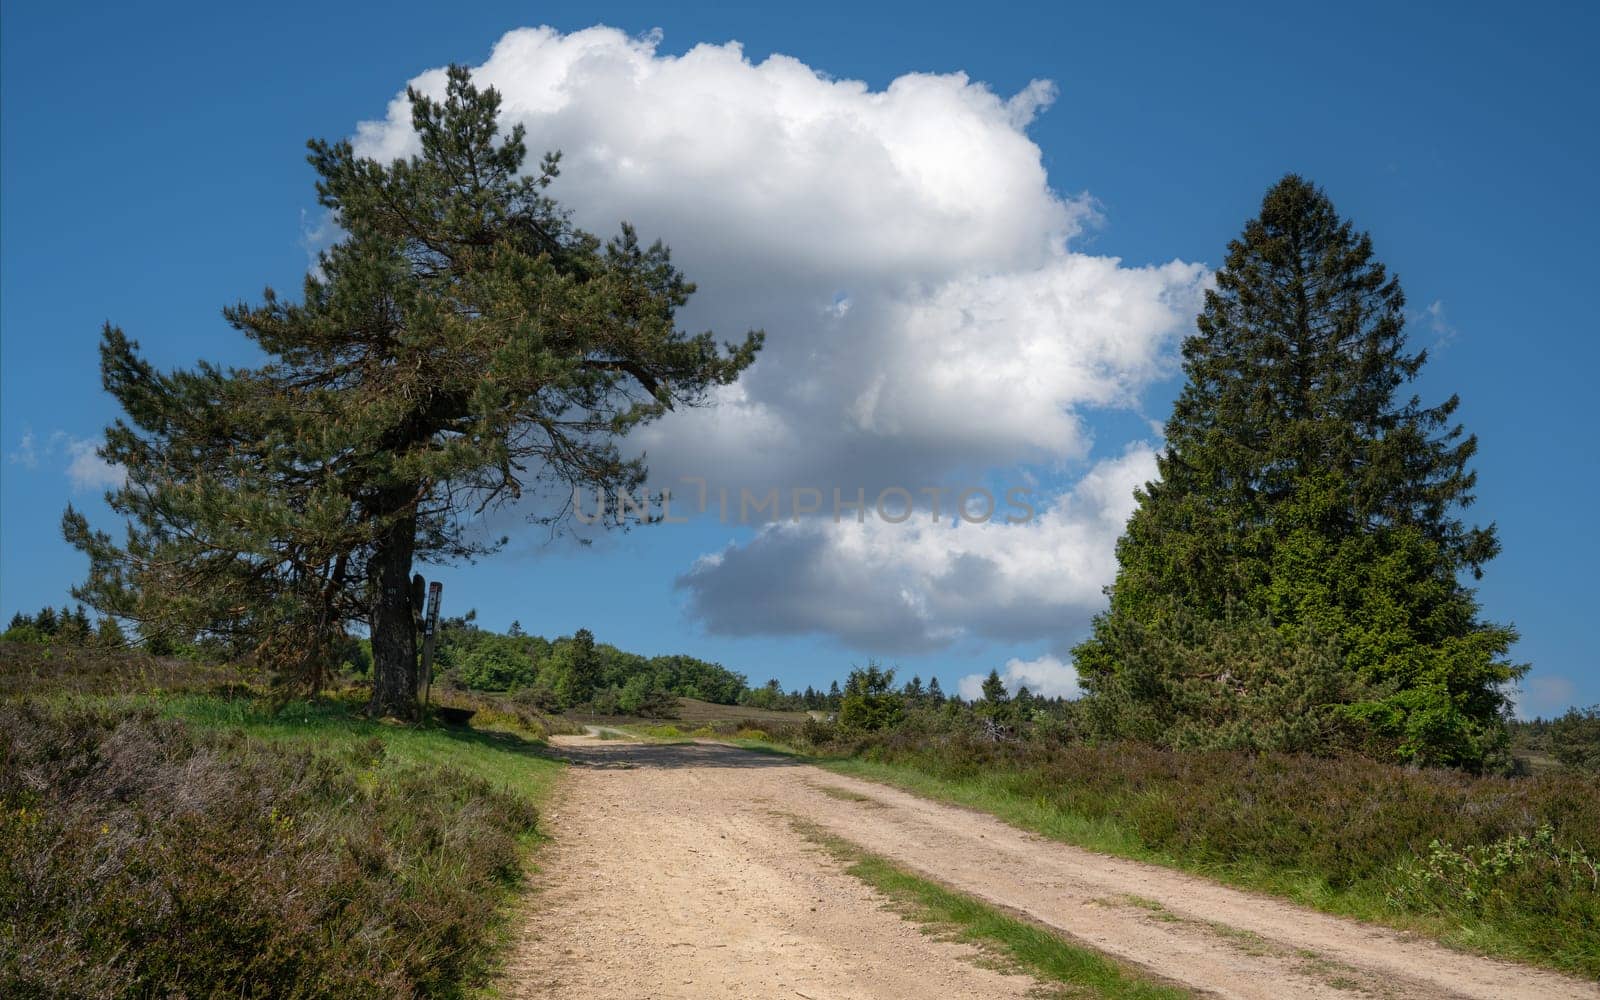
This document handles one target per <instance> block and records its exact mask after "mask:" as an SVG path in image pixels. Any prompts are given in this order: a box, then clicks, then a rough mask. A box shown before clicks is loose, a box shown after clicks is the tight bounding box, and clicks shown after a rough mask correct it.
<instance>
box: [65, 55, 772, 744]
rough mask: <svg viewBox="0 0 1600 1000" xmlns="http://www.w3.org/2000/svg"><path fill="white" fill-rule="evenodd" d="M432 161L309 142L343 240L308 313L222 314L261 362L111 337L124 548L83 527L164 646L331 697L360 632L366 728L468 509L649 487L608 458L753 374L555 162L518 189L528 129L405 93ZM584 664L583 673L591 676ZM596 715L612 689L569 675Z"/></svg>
mask: <svg viewBox="0 0 1600 1000" xmlns="http://www.w3.org/2000/svg"><path fill="white" fill-rule="evenodd" d="M408 97H409V100H410V102H411V109H412V124H413V127H414V128H415V130H416V134H417V140H418V149H419V151H418V152H417V154H416V155H413V156H411V157H409V158H407V159H402V160H394V161H391V162H379V161H377V160H373V159H366V158H362V157H359V156H357V155H356V153H355V150H354V148H353V147H352V145H351V144H350V143H349V142H348V141H341V142H335V143H328V142H322V141H314V142H312V143H311V144H310V150H311V153H310V161H311V164H312V166H313V168H314V169H315V170H316V173H317V177H318V180H317V193H318V196H319V200H320V202H321V204H322V205H323V206H324V207H325V208H326V209H327V210H328V211H329V212H330V213H332V214H333V216H334V217H336V218H337V220H338V222H339V225H340V226H341V228H342V229H343V231H344V232H345V234H346V235H345V238H344V239H342V240H341V241H340V242H338V243H337V244H335V245H334V246H332V247H330V248H329V249H328V250H327V251H325V252H323V253H322V254H321V255H320V257H319V260H318V266H317V268H315V269H314V271H313V273H312V274H311V275H309V276H308V277H307V278H306V281H305V284H304V288H303V294H302V297H301V301H300V302H298V303H295V302H291V301H288V300H286V299H281V298H279V296H278V295H277V294H276V293H275V292H273V291H271V290H270V289H269V290H268V291H267V292H266V293H265V295H264V297H263V300H262V301H261V302H260V303H259V304H255V305H251V304H245V303H241V304H238V305H235V306H231V307H229V308H227V309H226V310H224V316H225V318H226V319H227V321H228V322H229V324H230V325H232V326H233V327H234V328H235V329H237V330H238V331H240V332H241V333H243V334H244V335H245V336H246V337H247V338H249V339H250V340H251V341H252V342H253V344H254V346H255V347H256V348H259V350H260V351H261V352H262V353H263V354H264V355H265V358H266V360H265V361H264V362H263V363H261V364H259V365H257V366H254V367H249V368H231V369H221V368H218V367H215V366H212V365H209V364H201V365H199V366H198V367H197V368H195V369H194V370H191V371H175V372H172V373H161V372H158V371H156V370H155V369H154V368H153V367H152V366H151V365H150V364H149V363H148V362H147V361H145V360H144V359H143V358H142V357H140V355H139V354H138V351H137V345H136V344H135V343H133V342H132V341H131V340H129V339H128V337H127V336H126V335H125V334H123V332H122V331H120V330H118V329H115V328H113V327H110V326H108V327H107V328H106V331H105V337H104V343H103V345H102V348H101V360H102V365H101V367H102V374H103V376H104V381H105V384H106V387H107V389H108V390H109V391H110V392H111V393H112V395H113V396H115V397H116V398H117V401H118V402H119V403H120V404H121V405H122V408H123V411H124V413H125V415H126V418H125V420H120V421H118V422H117V423H116V424H115V425H113V426H112V427H111V428H110V429H109V430H108V432H107V435H106V446H105V448H104V449H103V452H102V454H103V456H104V457H105V458H106V459H107V460H108V461H113V462H117V463H119V464H120V465H122V466H123V467H125V468H126V469H127V484H126V486H124V487H123V488H121V489H119V490H117V491H114V492H113V493H112V494H111V495H110V504H111V507H112V509H113V510H114V511H115V512H116V513H117V514H119V515H121V516H122V517H124V518H125V519H126V520H127V521H128V522H129V529H130V530H129V533H128V538H127V540H126V542H125V543H122V544H118V543H117V542H116V541H114V540H113V539H112V538H111V536H110V535H108V534H106V533H104V532H97V531H92V530H91V529H90V527H89V525H88V522H87V521H86V520H85V518H84V517H83V516H82V515H81V514H80V513H78V512H77V511H75V510H73V509H71V508H69V509H68V511H67V512H66V514H65V516H64V518H63V528H64V531H65V533H66V536H67V538H68V540H69V541H70V542H71V543H72V544H74V545H75V546H77V547H78V548H80V549H81V550H83V551H84V552H85V553H86V554H87V555H88V556H89V560H90V570H89V578H88V580H87V581H86V582H85V583H84V585H83V586H82V587H81V588H79V590H78V591H77V592H78V593H79V594H80V595H81V596H82V598H83V599H84V600H86V601H88V602H90V603H91V604H93V605H94V606H95V607H98V608H101V609H103V610H106V611H108V612H111V613H115V614H117V615H119V616H123V617H125V618H128V619H131V620H133V621H135V622H138V623H140V625H141V626H142V627H143V628H145V629H147V630H148V632H149V634H152V635H174V634H176V635H181V636H182V637H184V638H192V637H194V636H196V635H200V634H202V633H209V634H215V635H219V636H222V637H224V638H225V639H226V641H227V642H228V644H229V646H230V648H231V649H232V650H234V651H236V652H238V653H240V654H249V655H251V656H253V657H255V658H256V659H257V660H259V661H260V662H262V663H264V664H266V665H268V666H271V667H273V668H276V669H279V670H282V671H285V672H287V673H288V674H290V675H291V676H292V677H294V678H296V679H298V680H300V681H301V682H303V683H305V684H307V685H310V686H313V687H314V686H316V685H317V684H319V683H320V681H321V679H322V678H323V677H324V676H325V674H326V671H327V670H328V669H329V668H330V667H332V666H334V665H336V663H335V661H334V660H333V657H332V655H331V652H330V647H331V646H332V644H333V643H334V641H335V640H336V638H337V637H339V636H342V635H344V634H345V631H346V628H345V626H346V625H347V623H350V622H353V621H358V620H366V621H368V622H369V623H370V627H371V632H370V634H371V636H372V640H373V654H374V659H375V671H374V687H373V704H372V708H373V710H374V711H375V712H376V713H378V714H398V715H403V716H408V715H414V713H415V690H416V687H417V685H416V677H415V648H414V641H413V616H414V612H416V611H417V610H418V609H416V608H414V607H412V606H411V604H412V598H411V596H410V594H411V590H410V582H411V569H412V562H413V559H414V558H417V557H423V558H426V559H427V560H428V561H430V562H434V563H438V562H441V561H448V560H451V559H455V558H461V557H470V556H473V555H475V554H478V553H482V552H485V551H489V550H492V549H494V548H496V547H497V544H498V543H496V542H495V541H493V540H488V541H485V540H484V539H483V538H482V536H481V533H478V532H475V531H474V530H473V528H474V526H475V524H476V520H475V519H476V516H477V514H479V513H480V512H482V511H484V510H486V509H489V508H493V507H495V506H498V505H501V504H505V503H510V502H512V501H515V500H517V499H518V498H520V497H523V496H524V494H525V493H526V492H528V491H529V490H540V489H546V490H548V491H549V492H548V493H541V494H540V495H539V498H540V499H543V500H547V501H549V506H548V507H547V509H549V510H551V511H552V513H551V514H550V515H549V518H548V519H549V520H552V521H553V520H555V519H556V518H559V517H560V516H562V515H563V514H564V513H565V512H566V510H567V509H568V501H569V499H570V493H567V494H565V495H563V494H562V488H565V489H567V490H571V489H572V488H574V487H584V488H592V489H595V490H599V491H607V492H609V491H612V490H615V489H628V490H633V489H636V488H637V487H638V486H639V484H641V483H642V482H643V479H644V475H645V468H644V465H643V462H642V460H641V459H638V458H627V457H624V456H623V455H622V454H621V453H620V451H619V449H618V444H617V442H618V441H619V440H620V439H621V438H622V436H623V435H625V434H626V433H627V432H629V431H630V430H632V429H633V428H635V427H637V426H639V425H641V424H643V423H645V422H648V421H650V420H653V419H656V418H657V417H659V416H660V415H661V414H663V413H664V412H666V410H667V409H669V408H671V407H673V406H676V405H696V404H699V403H703V402H705V401H706V400H707V399H708V398H709V397H708V394H709V391H710V390H711V389H712V388H714V387H715V386H718V385H726V384H729V383H731V382H733V381H734V380H735V379H737V378H738V376H739V374H740V373H741V372H742V371H743V370H744V369H745V368H747V367H748V366H749V365H750V364H751V362H752V361H753V360H754V358H755V354H756V351H757V350H758V349H759V346H760V343H761V336H760V334H758V333H755V334H751V335H749V336H748V337H747V338H745V340H744V341H743V342H742V343H740V344H738V345H729V346H727V347H726V348H723V347H719V346H718V344H717V343H716V341H715V338H714V336H713V335H712V334H711V333H701V334H697V335H692V336H691V335H687V334H685V333H684V332H682V331H681V330H679V329H678V328H677V326H676V324H675V317H676V313H677V310H678V309H679V308H681V307H682V306H683V305H684V304H685V303H686V302H687V301H688V298H689V296H690V294H691V293H692V292H693V291H694V286H693V285H692V284H691V283H690V282H689V281H687V280H686V279H685V278H684V276H683V275H682V274H681V273H679V272H678V271H677V269H676V268H675V267H673V265H672V262H671V257H670V254H669V252H668V251H667V249H666V248H665V247H664V246H662V245H661V244H659V243H656V244H653V245H650V246H645V245H642V244H641V243H640V242H639V239H638V236H637V234H636V233H635V232H634V230H633V229H632V228H631V227H629V226H626V225H624V226H623V227H622V231H621V233H620V234H619V235H618V236H617V237H616V238H614V239H612V240H611V241H609V242H605V243H603V242H602V241H601V240H600V239H598V238H597V237H595V236H593V235H591V234H589V233H587V232H584V231H582V230H580V229H577V228H576V227H574V226H573V225H572V224H571V221H570V218H569V215H568V214H567V213H566V212H565V211H563V210H562V209H561V208H560V207H559V206H558V205H557V204H556V203H555V202H554V201H553V200H552V199H551V198H550V197H549V196H548V195H547V193H546V190H547V188H548V187H549V185H550V184H551V182H552V181H553V180H554V179H555V177H556V175H557V164H558V157H557V156H555V155H553V154H552V155H549V156H546V157H545V159H544V160H543V162H542V163H541V164H540V165H539V167H538V168H537V169H534V170H532V171H531V172H525V171H524V169H523V168H524V165H525V160H526V156H527V149H526V144H525V142H524V133H523V130H522V128H521V126H518V127H516V128H514V129H512V130H511V132H510V133H509V134H501V132H500V129H499V125H498V118H499V114H498V113H499V107H500V97H499V95H498V94H497V93H496V92H495V91H494V90H492V89H484V90H480V89H478V88H477V87H475V86H474V85H473V84H472V82H471V79H470V75H469V73H468V71H467V70H466V69H465V68H463V67H452V68H451V69H450V71H449V74H448V81H447V84H446V92H445V94H444V96H443V99H442V100H435V99H433V98H431V97H428V96H426V95H424V94H421V93H419V92H417V91H415V90H413V91H409V92H408ZM582 669H587V664H584V665H582ZM572 683H574V684H576V687H575V688H574V689H573V690H574V693H576V694H581V695H582V696H583V697H584V698H587V697H588V696H589V694H591V693H592V691H593V690H594V687H595V686H596V682H592V681H591V678H589V677H588V676H587V675H586V674H585V675H582V676H579V677H575V678H574V679H573V681H572Z"/></svg>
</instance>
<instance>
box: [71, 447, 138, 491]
mask: <svg viewBox="0 0 1600 1000" xmlns="http://www.w3.org/2000/svg"><path fill="white" fill-rule="evenodd" d="M99 448H100V442H98V441H87V440H79V439H77V438H71V439H68V440H67V442H66V452H67V456H68V461H67V479H68V480H70V481H71V482H72V488H73V489H74V490H78V491H80V492H88V491H90V490H109V489H116V488H117V487H120V486H121V485H122V484H123V483H125V482H127V480H128V470H127V469H125V468H123V467H122V466H120V465H117V464H116V463H114V462H108V461H106V460H105V459H103V458H101V457H100V456H99V454H98V453H97V452H98V450H99Z"/></svg>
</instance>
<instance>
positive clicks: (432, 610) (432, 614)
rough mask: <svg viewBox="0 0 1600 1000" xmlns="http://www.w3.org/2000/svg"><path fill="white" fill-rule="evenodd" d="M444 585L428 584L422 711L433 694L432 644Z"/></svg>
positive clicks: (423, 655) (424, 619)
mask: <svg viewBox="0 0 1600 1000" xmlns="http://www.w3.org/2000/svg"><path fill="white" fill-rule="evenodd" d="M443 593H444V584H442V583H440V582H439V581H438V580H435V581H433V582H432V583H430V584H428V613H427V615H425V616H424V617H423V619H422V683H423V685H424V686H423V689H422V709H423V711H424V712H426V711H427V709H428V698H429V697H430V696H431V695H432V694H433V644H434V641H435V640H436V639H437V638H438V636H439V598H440V597H441V596H442V595H443Z"/></svg>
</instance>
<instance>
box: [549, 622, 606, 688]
mask: <svg viewBox="0 0 1600 1000" xmlns="http://www.w3.org/2000/svg"><path fill="white" fill-rule="evenodd" d="M546 663H547V666H546V668H545V669H546V670H548V671H549V679H550V683H551V686H552V687H554V688H555V691H556V694H557V695H558V696H560V698H561V700H562V702H563V703H565V704H567V705H581V704H583V703H584V702H587V701H588V700H589V699H590V698H592V697H593V696H594V693H595V691H596V690H597V689H598V688H599V686H600V682H601V680H602V679H603V678H604V665H603V664H602V663H601V661H600V654H599V652H598V651H597V650H596V649H595V646H594V634H593V633H592V632H590V631H589V630H588V629H586V628H580V629H578V631H577V632H575V633H574V634H573V636H572V638H571V639H568V640H566V641H564V642H558V643H556V645H555V648H554V649H552V650H551V651H550V658H549V660H547V661H546Z"/></svg>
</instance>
